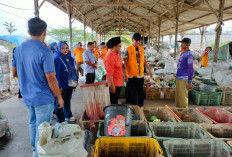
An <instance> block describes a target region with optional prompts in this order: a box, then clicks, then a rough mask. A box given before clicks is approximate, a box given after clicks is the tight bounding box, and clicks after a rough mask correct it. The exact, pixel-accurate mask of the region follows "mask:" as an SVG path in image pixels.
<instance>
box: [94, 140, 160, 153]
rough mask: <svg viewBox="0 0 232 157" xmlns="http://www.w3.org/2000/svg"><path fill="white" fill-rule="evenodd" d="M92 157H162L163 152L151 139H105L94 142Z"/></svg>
mask: <svg viewBox="0 0 232 157" xmlns="http://www.w3.org/2000/svg"><path fill="white" fill-rule="evenodd" d="M94 157H163V151H162V149H161V147H160V145H159V143H158V142H157V141H156V140H155V139H152V138H127V137H124V138H121V137H118V138H112V137H105V138H100V139H97V140H96V142H95V152H94Z"/></svg>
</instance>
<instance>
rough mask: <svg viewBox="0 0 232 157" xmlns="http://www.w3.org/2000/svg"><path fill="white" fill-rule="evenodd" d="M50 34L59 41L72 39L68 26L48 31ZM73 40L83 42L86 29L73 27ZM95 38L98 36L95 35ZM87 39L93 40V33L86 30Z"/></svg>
mask: <svg viewBox="0 0 232 157" xmlns="http://www.w3.org/2000/svg"><path fill="white" fill-rule="evenodd" d="M48 35H49V36H51V37H52V38H53V39H55V40H57V41H68V42H69V41H70V37H69V29H68V28H66V27H62V28H56V29H52V30H50V31H48ZM72 35H73V42H79V41H80V42H83V41H84V30H81V29H76V28H73V29H72ZM93 39H94V40H96V37H95V35H94V37H93ZM86 41H92V37H91V33H89V32H86Z"/></svg>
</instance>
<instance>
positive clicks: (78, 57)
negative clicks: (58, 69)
mask: <svg viewBox="0 0 232 157" xmlns="http://www.w3.org/2000/svg"><path fill="white" fill-rule="evenodd" d="M84 51H85V49H83V48H82V43H81V42H78V44H77V48H75V50H74V51H73V55H74V56H75V59H76V63H77V64H76V70H77V76H78V77H79V72H80V73H81V75H82V76H83V74H84V71H83V69H82V68H81V67H80V66H81V64H83V56H82V54H83V52H84Z"/></svg>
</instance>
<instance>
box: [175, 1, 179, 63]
mask: <svg viewBox="0 0 232 157" xmlns="http://www.w3.org/2000/svg"><path fill="white" fill-rule="evenodd" d="M176 2H177V6H176V30H175V49H174V58H175V59H176V54H177V46H178V44H177V36H178V24H179V0H177V1H176Z"/></svg>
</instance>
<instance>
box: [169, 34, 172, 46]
mask: <svg viewBox="0 0 232 157" xmlns="http://www.w3.org/2000/svg"><path fill="white" fill-rule="evenodd" d="M169 39H170V43H169V44H171V43H172V35H169Z"/></svg>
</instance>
